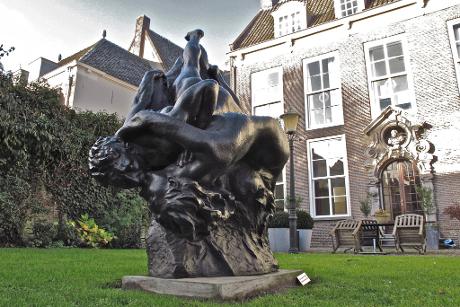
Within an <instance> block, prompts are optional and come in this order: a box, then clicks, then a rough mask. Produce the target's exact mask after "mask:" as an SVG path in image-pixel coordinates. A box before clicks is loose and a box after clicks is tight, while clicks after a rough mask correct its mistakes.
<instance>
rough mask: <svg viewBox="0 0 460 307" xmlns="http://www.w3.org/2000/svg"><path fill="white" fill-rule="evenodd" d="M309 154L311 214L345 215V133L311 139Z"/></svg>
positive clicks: (346, 197)
mask: <svg viewBox="0 0 460 307" xmlns="http://www.w3.org/2000/svg"><path fill="white" fill-rule="evenodd" d="M308 154H309V161H310V167H309V168H310V172H309V173H310V195H311V201H310V204H311V213H312V215H313V216H315V217H333V216H346V215H348V214H349V205H348V203H349V202H348V174H347V173H348V170H347V159H346V147H345V136H334V137H330V138H326V139H315V140H310V141H308Z"/></svg>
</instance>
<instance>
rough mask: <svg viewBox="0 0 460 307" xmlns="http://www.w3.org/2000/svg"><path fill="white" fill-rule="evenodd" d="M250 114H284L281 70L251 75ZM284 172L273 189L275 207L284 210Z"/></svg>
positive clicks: (276, 115)
mask: <svg viewBox="0 0 460 307" xmlns="http://www.w3.org/2000/svg"><path fill="white" fill-rule="evenodd" d="M251 93H252V113H253V114H254V115H259V116H270V117H274V118H279V117H280V116H281V114H283V113H284V106H283V68H282V67H281V66H280V67H275V68H271V69H267V70H263V71H260V72H257V73H254V74H252V75H251ZM285 182H286V180H285V171H283V173H282V174H281V175H280V176H279V177H278V179H277V181H276V187H275V195H274V196H275V206H276V208H277V209H284V204H285V201H284V199H285Z"/></svg>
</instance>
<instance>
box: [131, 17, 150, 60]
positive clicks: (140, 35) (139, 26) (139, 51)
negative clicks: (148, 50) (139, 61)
mask: <svg viewBox="0 0 460 307" xmlns="http://www.w3.org/2000/svg"><path fill="white" fill-rule="evenodd" d="M149 29H150V18H148V17H147V16H145V15H143V16H139V17H137V19H136V30H135V32H134V39H133V41H132V43H131V46H130V47H129V51H130V52H132V53H134V54H135V55H137V56H139V57H141V58H143V57H144V46H145V35H146V34H147V31H148V30H149Z"/></svg>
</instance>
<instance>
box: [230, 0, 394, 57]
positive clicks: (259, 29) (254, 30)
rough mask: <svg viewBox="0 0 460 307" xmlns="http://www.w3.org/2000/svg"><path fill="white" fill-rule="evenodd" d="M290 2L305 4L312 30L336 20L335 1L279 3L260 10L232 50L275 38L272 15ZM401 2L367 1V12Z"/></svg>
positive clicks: (234, 43)
mask: <svg viewBox="0 0 460 307" xmlns="http://www.w3.org/2000/svg"><path fill="white" fill-rule="evenodd" d="M288 1H299V2H303V3H305V6H306V10H307V27H308V28H311V27H314V26H317V25H320V24H323V23H326V22H329V21H332V20H335V19H336V18H335V12H334V0H285V1H278V3H277V4H275V5H273V7H272V8H271V9H266V10H260V11H259V12H258V13H257V14H256V16H255V17H254V18H253V19H252V20H251V22H250V23H249V24H248V25H247V26H246V28H245V29H244V30H243V32H241V34H240V35H239V36H238V37H237V38H236V39H235V41H234V42H233V44H232V50H237V49H241V48H246V47H249V46H252V45H256V44H259V43H262V42H265V41H268V40H271V39H274V38H275V35H274V21H273V17H272V15H271V14H272V13H273V12H274V11H276V10H277V9H278V8H279V7H280V6H281V5H283V4H284V3H286V2H288ZM396 1H400V0H365V10H368V9H371V8H375V7H378V6H382V5H385V4H388V3H392V2H396Z"/></svg>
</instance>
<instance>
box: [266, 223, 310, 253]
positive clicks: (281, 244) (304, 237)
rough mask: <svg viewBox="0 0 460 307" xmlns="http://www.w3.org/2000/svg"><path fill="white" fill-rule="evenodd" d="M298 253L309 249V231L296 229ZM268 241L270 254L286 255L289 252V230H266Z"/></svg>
mask: <svg viewBox="0 0 460 307" xmlns="http://www.w3.org/2000/svg"><path fill="white" fill-rule="evenodd" d="M297 233H298V235H299V237H298V238H299V251H301V252H304V251H307V250H308V249H309V248H310V243H311V234H312V230H311V229H298V230H297ZM268 241H269V242H270V249H271V250H272V252H278V253H279V252H281V253H287V252H288V251H289V228H268Z"/></svg>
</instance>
